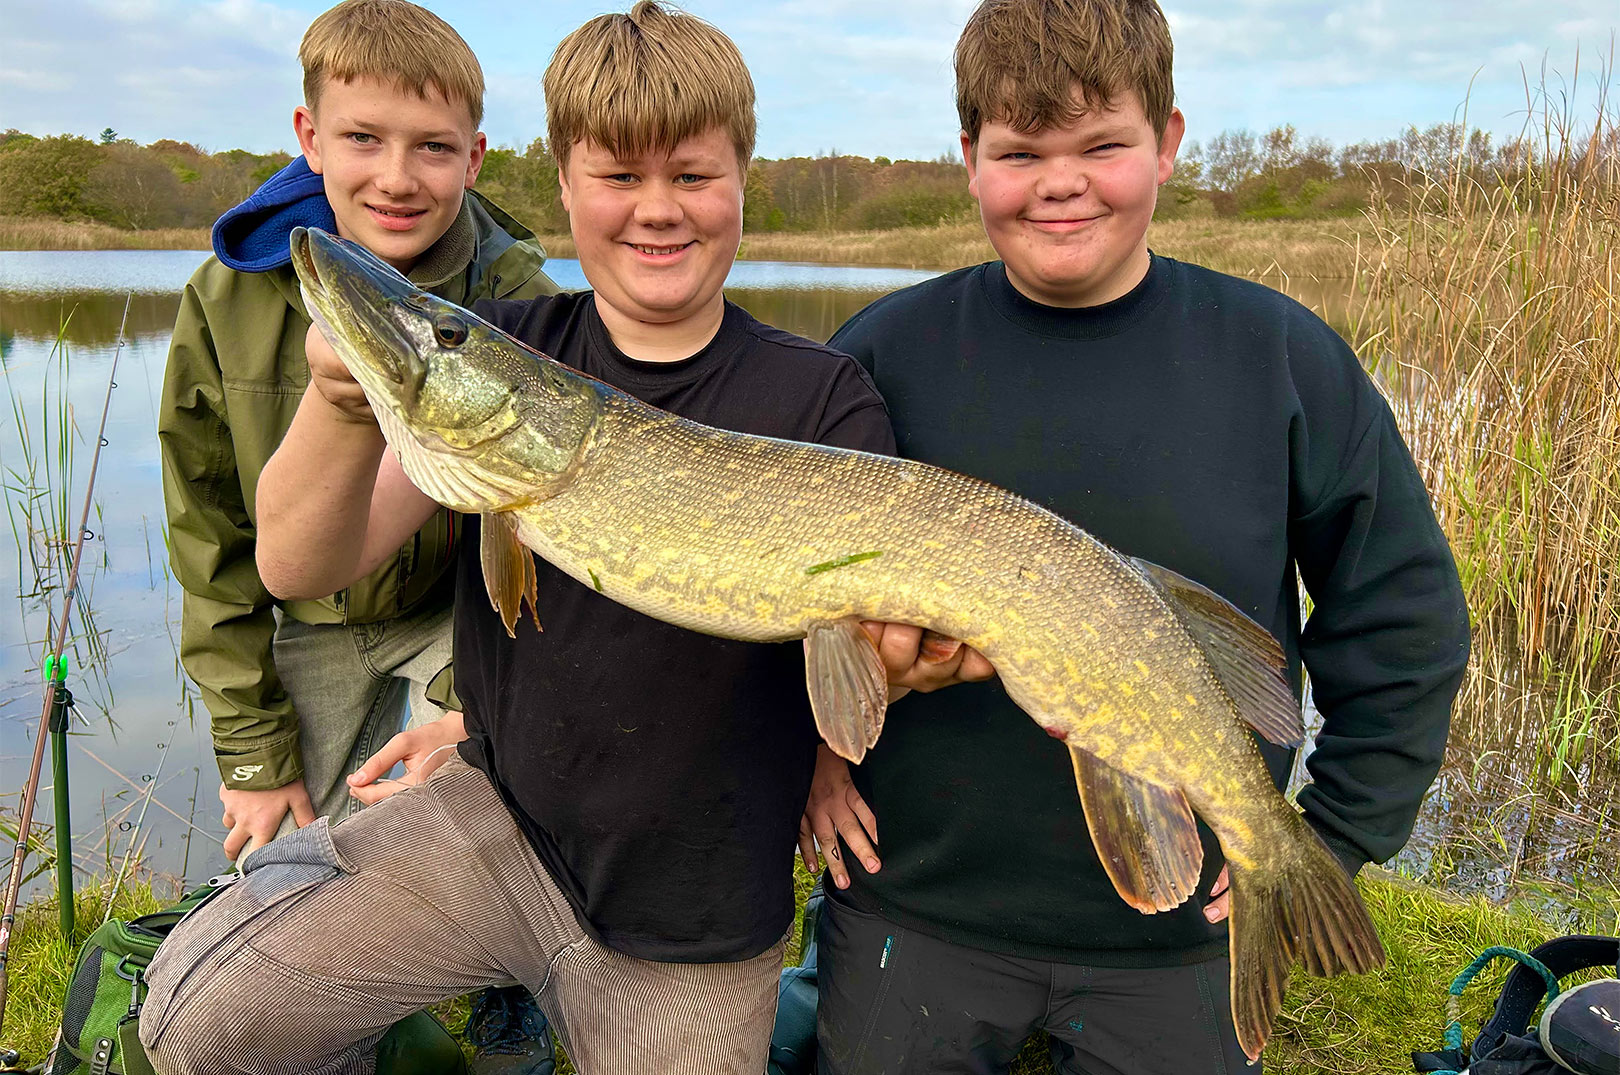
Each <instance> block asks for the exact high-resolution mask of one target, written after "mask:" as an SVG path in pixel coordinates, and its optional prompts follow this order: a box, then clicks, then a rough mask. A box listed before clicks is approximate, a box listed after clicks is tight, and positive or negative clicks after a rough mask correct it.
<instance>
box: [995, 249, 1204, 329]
mask: <svg viewBox="0 0 1620 1075" xmlns="http://www.w3.org/2000/svg"><path fill="white" fill-rule="evenodd" d="M1148 258H1149V260H1148V271H1147V275H1146V276H1144V277H1142V280H1141V282H1140V283H1138V284H1137V285H1136V286H1135V287H1133V288H1132V289H1131V290H1130V291H1127V292H1126V293H1125V294H1123V295H1121V296H1120V297H1119V298H1117V299H1114V300H1112V301H1111V302H1105V303H1103V304H1102V305H1100V306H1080V307H1066V306H1047V305H1046V304H1044V303H1039V302H1036V301H1035V300H1034V299H1031V298H1030V297H1029V296H1027V295H1025V294H1024V293H1023V292H1021V291H1019V290H1018V289H1017V288H1016V287H1014V286H1013V283H1012V281H1011V280H1009V279H1007V266H1006V264H1005V263H1004V262H1000V261H992V262H990V263H988V264H987V265H985V266H984V267H983V271H982V272H981V274H980V280H981V282H982V284H983V286H984V292H985V296H986V298H988V299H989V301H990V304H991V305H992V306H993V307H995V309H996V311H997V312H998V313H1000V314H1001V316H1002V317H1004V318H1006V319H1007V320H1008V321H1010V322H1012V323H1013V324H1014V325H1016V326H1018V327H1019V328H1021V329H1023V330H1024V331H1026V332H1029V333H1031V334H1033V335H1036V336H1049V337H1053V338H1059V339H1069V340H1097V339H1106V338H1107V337H1110V336H1117V335H1119V334H1120V333H1122V332H1124V331H1126V330H1127V329H1130V328H1132V327H1133V326H1135V325H1137V324H1138V323H1140V322H1141V320H1142V319H1143V318H1145V317H1147V316H1149V315H1150V314H1151V313H1152V312H1153V310H1154V308H1155V307H1157V306H1158V305H1159V303H1160V302H1161V301H1162V300H1163V299H1164V296H1165V294H1166V293H1167V292H1168V290H1169V286H1170V267H1171V265H1172V264H1173V263H1172V262H1171V261H1170V260H1169V259H1167V258H1162V257H1159V256H1158V255H1156V254H1153V253H1152V252H1149V255H1148Z"/></svg>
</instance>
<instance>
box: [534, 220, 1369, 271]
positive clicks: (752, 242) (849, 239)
mask: <svg viewBox="0 0 1620 1075" xmlns="http://www.w3.org/2000/svg"><path fill="white" fill-rule="evenodd" d="M1361 228H1362V223H1361V221H1360V218H1354V219H1333V220H1266V221H1261V220H1234V219H1230V218H1215V217H1204V218H1200V219H1196V220H1170V221H1160V222H1157V223H1155V224H1154V225H1153V230H1152V231H1151V232H1149V233H1148V241H1149V242H1150V243H1151V244H1152V246H1153V249H1154V250H1155V251H1157V252H1158V253H1161V254H1164V255H1166V256H1168V257H1173V258H1177V259H1180V260H1183V261H1194V262H1197V263H1198V264H1200V265H1207V266H1209V267H1210V268H1212V269H1217V270H1219V271H1221V272H1228V273H1232V274H1234V275H1237V276H1255V277H1260V276H1263V277H1281V276H1290V277H1302V278H1318V279H1331V280H1338V279H1347V278H1348V277H1349V276H1350V273H1351V272H1352V271H1353V269H1354V266H1355V245H1356V240H1357V235H1358V231H1359V229H1361ZM540 241H541V243H542V244H543V245H544V246H545V248H546V253H547V254H548V255H550V256H551V257H558V258H571V257H574V256H575V254H574V242H573V239H572V238H571V237H570V236H568V235H567V234H547V235H542V236H541V237H540ZM995 256H996V254H995V250H994V249H992V248H991V246H990V241H989V240H988V239H986V238H985V236H984V228H983V226H982V225H980V223H979V221H978V218H977V217H974V218H972V219H970V220H966V221H961V222H958V223H954V224H940V225H938V226H936V227H931V228H898V229H894V230H891V231H838V232H815V231H811V232H787V231H777V232H750V233H748V234H746V235H744V236H743V243H742V250H741V252H740V253H739V254H738V257H740V258H742V259H745V260H748V261H807V262H814V263H817V264H823V265H881V266H887V267H890V268H900V269H939V270H949V269H957V268H961V267H962V266H963V265H976V264H978V263H979V262H981V261H989V260H990V259H991V258H994V257H995Z"/></svg>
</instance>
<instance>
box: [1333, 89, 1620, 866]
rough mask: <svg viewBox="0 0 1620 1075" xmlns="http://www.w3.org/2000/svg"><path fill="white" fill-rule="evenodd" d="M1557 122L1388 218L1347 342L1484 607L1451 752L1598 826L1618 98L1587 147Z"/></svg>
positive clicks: (1611, 738)
mask: <svg viewBox="0 0 1620 1075" xmlns="http://www.w3.org/2000/svg"><path fill="white" fill-rule="evenodd" d="M1543 100H1545V98H1543ZM1562 107H1563V109H1564V110H1563V111H1562V112H1561V113H1559V112H1555V111H1554V110H1553V109H1552V108H1551V107H1550V106H1544V107H1543V109H1542V111H1541V112H1540V113H1539V118H1540V123H1539V124H1538V126H1539V130H1538V131H1537V132H1536V135H1537V137H1536V138H1535V140H1534V145H1533V146H1531V148H1530V149H1529V150H1528V151H1527V154H1526V156H1525V157H1524V159H1521V160H1519V161H1517V162H1514V163H1513V164H1512V165H1510V166H1509V167H1507V168H1506V169H1504V170H1502V171H1499V172H1497V173H1495V174H1491V175H1488V176H1487V175H1480V174H1475V173H1470V172H1469V171H1468V170H1467V169H1464V168H1462V167H1461V166H1460V165H1459V166H1458V167H1456V168H1454V169H1453V170H1452V173H1451V174H1450V175H1448V176H1444V177H1437V178H1434V179H1432V180H1430V181H1428V182H1425V183H1421V184H1413V185H1412V186H1410V187H1409V188H1408V189H1407V190H1406V191H1405V193H1406V195H1407V198H1406V199H1405V200H1406V204H1405V205H1404V206H1402V207H1400V208H1393V207H1391V205H1390V204H1389V203H1387V202H1380V203H1378V204H1376V205H1375V206H1374V208H1373V210H1372V211H1371V212H1370V213H1369V217H1368V222H1369V224H1370V226H1371V235H1372V241H1370V242H1364V243H1363V244H1362V245H1361V246H1360V248H1359V251H1358V270H1359V271H1358V277H1357V280H1358V284H1359V286H1360V288H1361V289H1362V290H1361V294H1360V296H1359V300H1360V301H1359V302H1358V303H1355V304H1353V305H1354V306H1355V309H1354V310H1353V318H1352V320H1353V328H1352V332H1353V334H1354V337H1355V339H1356V341H1357V343H1358V346H1359V349H1360V350H1361V352H1362V355H1363V358H1364V360H1365V361H1367V363H1368V365H1369V366H1370V367H1372V368H1373V369H1374V370H1375V371H1376V372H1377V373H1378V374H1379V375H1380V377H1381V378H1382V380H1383V382H1384V384H1385V386H1386V388H1387V390H1388V393H1389V396H1390V400H1391V404H1392V405H1393V407H1394V408H1395V410H1396V414H1397V417H1398V419H1399V420H1400V424H1401V428H1402V430H1403V431H1404V432H1405V434H1406V436H1407V439H1408V443H1409V444H1410V445H1411V447H1412V450H1413V454H1414V456H1415V457H1416V458H1417V460H1418V462H1419V464H1420V466H1421V468H1422V470H1423V474H1424V477H1425V480H1426V481H1427V482H1428V484H1429V489H1430V491H1431V494H1432V495H1433V497H1434V500H1435V505H1436V509H1437V511H1438V514H1439V516H1440V519H1441V523H1442V525H1443V526H1444V527H1445V530H1446V532H1447V534H1448V535H1449V537H1450V539H1451V542H1452V548H1453V550H1454V552H1455V553H1456V556H1457V561H1458V567H1459V568H1460V570H1461V573H1462V577H1463V582H1464V586H1465V588H1466V591H1467V595H1468V602H1469V608H1470V610H1471V612H1472V616H1473V621H1474V646H1473V658H1472V661H1471V663H1470V667H1469V671H1468V676H1467V679H1466V681H1465V683H1464V686H1463V690H1462V694H1461V696H1460V698H1459V701H1458V707H1457V712H1456V718H1455V723H1454V735H1453V748H1454V751H1464V752H1466V753H1464V755H1463V758H1462V760H1469V761H1472V760H1474V759H1478V758H1481V756H1482V755H1489V756H1493V757H1494V758H1495V759H1496V761H1498V762H1500V763H1502V764H1500V765H1496V766H1492V765H1487V766H1486V767H1485V768H1487V769H1492V770H1497V771H1502V772H1512V773H1514V774H1516V775H1515V776H1514V777H1513V778H1514V779H1520V780H1524V779H1526V777H1527V776H1528V779H1529V780H1530V781H1532V782H1534V783H1537V784H1540V785H1541V786H1542V787H1544V788H1552V789H1561V790H1559V792H1558V793H1559V795H1561V796H1563V797H1564V800H1565V803H1566V805H1567V806H1570V807H1571V808H1572V809H1573V808H1574V807H1576V806H1580V807H1584V808H1585V810H1587V811H1591V810H1592V809H1593V808H1596V809H1597V810H1598V811H1599V812H1600V813H1599V815H1598V816H1602V813H1601V811H1603V810H1605V809H1606V808H1607V807H1608V805H1609V804H1612V802H1613V795H1614V788H1613V784H1614V773H1615V771H1616V767H1617V763H1620V264H1617V260H1616V259H1617V249H1620V156H1617V152H1616V151H1617V149H1620V133H1617V127H1616V119H1615V116H1614V114H1613V113H1612V112H1611V111H1610V110H1609V109H1608V107H1607V102H1606V101H1600V102H1599V105H1598V107H1597V110H1596V112H1597V115H1596V117H1595V121H1594V124H1593V127H1592V129H1591V131H1590V132H1583V133H1580V134H1577V133H1576V131H1575V126H1576V125H1575V123H1574V121H1573V118H1572V116H1571V115H1570V113H1569V110H1568V106H1567V105H1564V106H1562ZM1527 763H1529V764H1527ZM1577 812H1580V811H1577ZM1601 827H1602V826H1599V828H1600V829H1601ZM1594 839H1595V837H1594Z"/></svg>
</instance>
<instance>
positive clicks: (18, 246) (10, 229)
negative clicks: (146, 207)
mask: <svg viewBox="0 0 1620 1075" xmlns="http://www.w3.org/2000/svg"><path fill="white" fill-rule="evenodd" d="M208 245H209V244H208V229H207V228H158V229H154V230H151V231H130V230H128V229H126V228H114V227H112V226H110V225H107V224H97V223H93V222H90V221H82V220H77V221H75V220H53V219H50V218H48V217H22V216H0V250H207V249H208Z"/></svg>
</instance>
